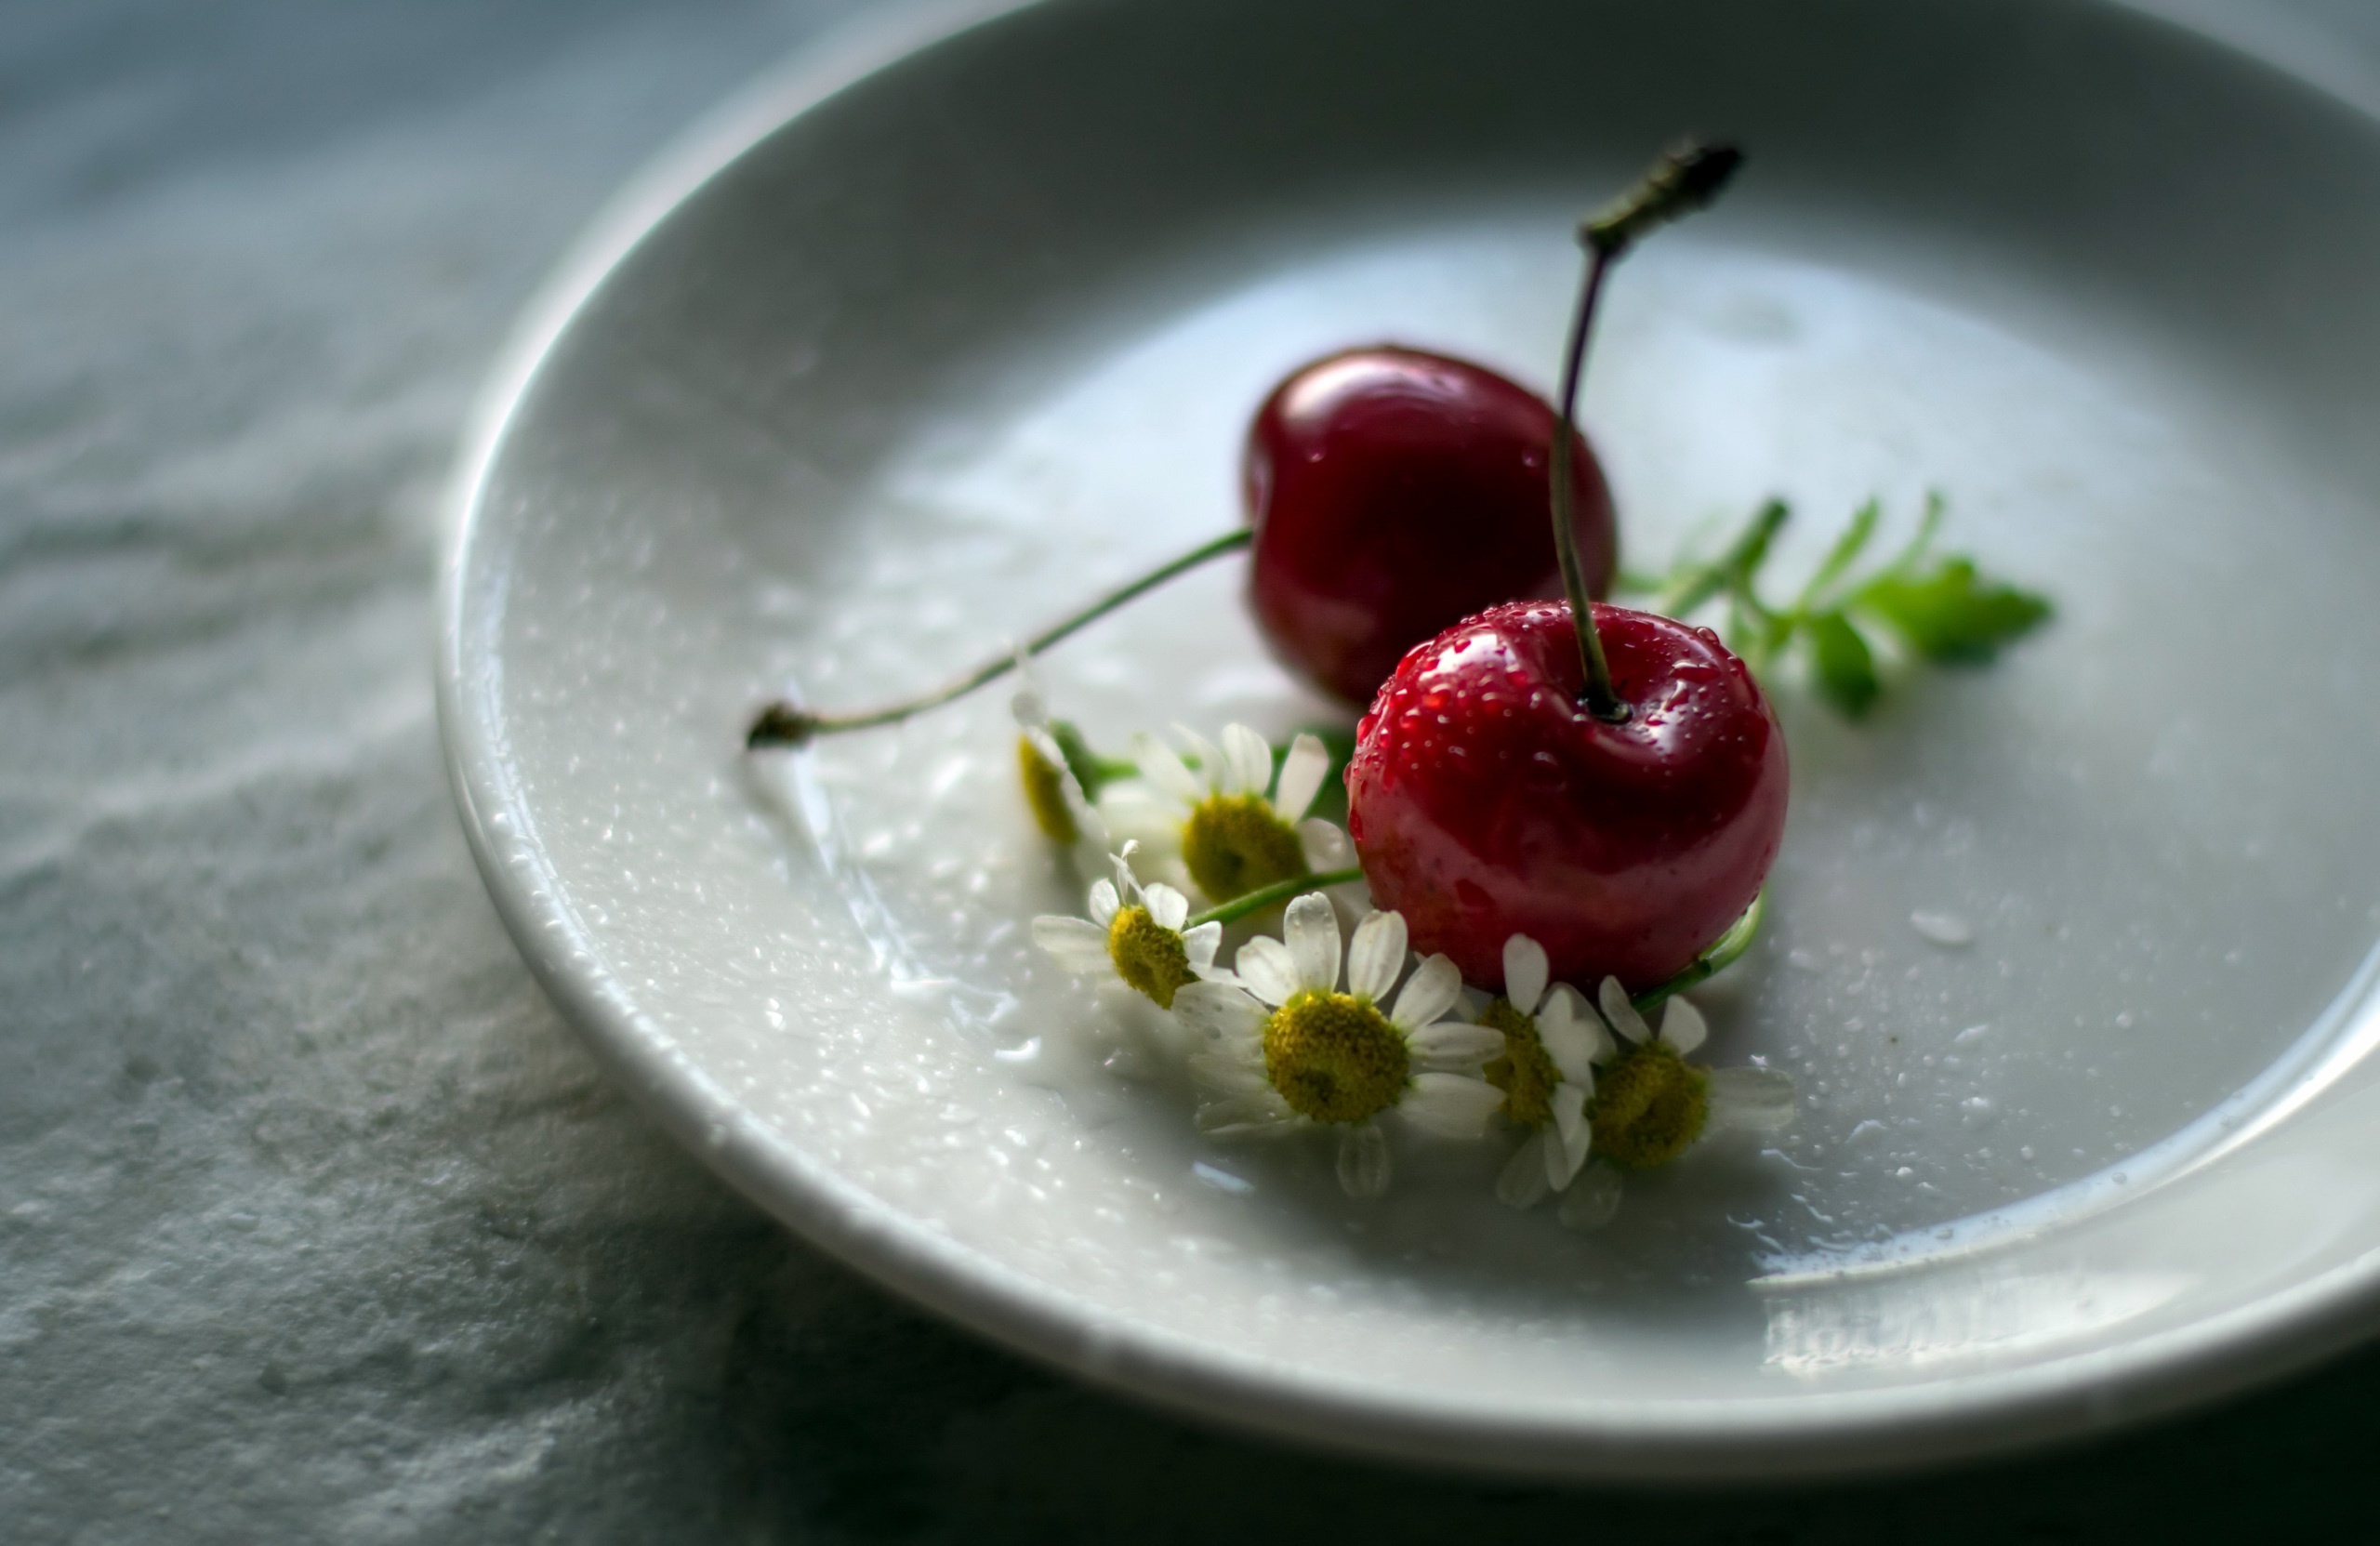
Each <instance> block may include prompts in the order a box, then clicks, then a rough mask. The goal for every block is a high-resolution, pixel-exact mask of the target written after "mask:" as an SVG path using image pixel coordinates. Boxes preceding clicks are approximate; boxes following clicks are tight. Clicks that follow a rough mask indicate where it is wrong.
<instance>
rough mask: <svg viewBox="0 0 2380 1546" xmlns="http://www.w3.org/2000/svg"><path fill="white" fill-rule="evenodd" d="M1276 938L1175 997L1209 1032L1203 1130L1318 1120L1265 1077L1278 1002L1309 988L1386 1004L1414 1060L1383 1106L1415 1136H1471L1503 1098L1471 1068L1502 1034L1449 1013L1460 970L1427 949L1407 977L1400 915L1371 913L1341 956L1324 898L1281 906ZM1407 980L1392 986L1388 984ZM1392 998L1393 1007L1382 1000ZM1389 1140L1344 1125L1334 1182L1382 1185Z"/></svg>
mask: <svg viewBox="0 0 2380 1546" xmlns="http://www.w3.org/2000/svg"><path fill="white" fill-rule="evenodd" d="M1283 923H1284V927H1283V931H1282V937H1281V938H1280V939H1277V940H1276V939H1268V938H1263V937H1260V938H1257V939H1252V940H1250V941H1249V942H1248V943H1247V944H1246V945H1242V946H1241V947H1240V950H1239V956H1238V959H1237V960H1236V962H1235V969H1236V981H1233V982H1223V981H1220V980H1210V981H1207V982H1203V983H1197V984H1192V985H1190V986H1189V987H1186V988H1184V989H1183V990H1182V992H1181V994H1180V995H1178V996H1177V997H1176V998H1175V999H1174V1004H1173V1010H1174V1013H1175V1015H1176V1016H1178V1017H1179V1018H1180V1019H1181V1020H1182V1022H1183V1024H1184V1025H1186V1026H1188V1027H1189V1028H1190V1029H1191V1030H1192V1031H1193V1032H1195V1033H1197V1034H1198V1035H1201V1036H1203V1037H1206V1039H1207V1042H1208V1047H1207V1050H1203V1051H1200V1052H1197V1053H1195V1054H1194V1055H1193V1056H1192V1057H1191V1060H1190V1069H1191V1073H1192V1075H1193V1076H1194V1077H1196V1078H1197V1080H1198V1082H1199V1083H1200V1085H1201V1086H1203V1087H1204V1088H1205V1090H1206V1091H1207V1092H1208V1097H1209V1098H1208V1099H1207V1101H1206V1103H1204V1104H1203V1105H1202V1106H1201V1107H1200V1108H1199V1112H1198V1125H1199V1127H1200V1128H1201V1129H1202V1130H1205V1131H1208V1132H1210V1133H1218V1134H1220V1133H1282V1132H1289V1131H1292V1130H1297V1129H1299V1128H1302V1127H1311V1126H1315V1125H1316V1124H1315V1123H1313V1122H1312V1121H1311V1120H1310V1119H1308V1118H1307V1117H1302V1116H1301V1115H1299V1113H1298V1112H1297V1111H1296V1110H1295V1109H1293V1108H1292V1107H1291V1105H1290V1104H1289V1102H1288V1101H1287V1100H1286V1099H1284V1098H1283V1096H1282V1094H1281V1092H1280V1091H1279V1090H1276V1089H1275V1088H1274V1085H1273V1082H1272V1078H1271V1077H1270V1076H1269V1075H1268V1073H1267V1072H1266V1066H1265V1043H1264V1034H1265V1030H1266V1028H1267V1026H1268V1025H1269V1024H1272V1022H1273V1019H1274V1016H1275V1014H1276V1012H1278V1011H1280V1010H1281V1009H1282V1008H1283V1006H1285V1005H1288V1004H1289V1002H1290V1001H1291V1000H1292V999H1294V998H1298V997H1299V996H1300V995H1302V994H1307V993H1323V994H1328V993H1336V992H1338V991H1340V984H1341V982H1342V979H1343V981H1344V982H1345V984H1346V987H1345V991H1346V992H1347V993H1349V994H1350V995H1352V996H1354V997H1355V998H1357V999H1359V1000H1362V1001H1364V1002H1366V1003H1369V1004H1373V1005H1382V1004H1389V1007H1388V1008H1387V1009H1386V1010H1385V1011H1383V1012H1384V1014H1385V1017H1386V1020H1387V1022H1388V1024H1389V1025H1390V1027H1391V1028H1392V1029H1393V1030H1394V1031H1395V1033H1396V1035H1397V1036H1399V1037H1401V1038H1402V1039H1403V1041H1404V1045H1405V1049H1406V1052H1407V1055H1408V1058H1409V1059H1410V1060H1411V1066H1412V1070H1413V1072H1412V1074H1411V1076H1410V1077H1409V1078H1408V1080H1407V1082H1406V1085H1405V1088H1404V1089H1403V1090H1400V1091H1398V1092H1397V1093H1396V1094H1395V1098H1394V1099H1393V1100H1392V1101H1391V1102H1390V1103H1389V1106H1388V1108H1387V1109H1393V1110H1395V1112H1396V1114H1397V1116H1398V1117H1402V1118H1403V1119H1404V1120H1405V1121H1406V1122H1408V1123H1409V1124H1411V1125H1412V1126H1413V1127H1415V1128H1418V1129H1420V1130H1422V1131H1423V1132H1427V1133H1431V1134H1434V1135H1435V1136H1438V1137H1443V1138H1456V1139H1476V1138H1480V1137H1482V1136H1484V1135H1485V1134H1486V1132H1487V1130H1488V1118H1489V1117H1492V1116H1493V1115H1494V1114H1495V1111H1496V1108H1497V1107H1498V1106H1499V1105H1501V1103H1503V1095H1502V1093H1501V1091H1500V1090H1497V1089H1496V1088H1495V1087H1494V1086H1492V1085H1490V1084H1488V1082H1487V1080H1485V1079H1484V1078H1482V1077H1480V1074H1479V1069H1480V1065H1481V1064H1483V1063H1485V1062H1486V1061H1487V1060H1488V1058H1490V1057H1493V1056H1494V1055H1495V1054H1496V1053H1497V1052H1498V1051H1499V1050H1501V1048H1502V1044H1503V1038H1502V1037H1501V1036H1500V1035H1498V1034H1497V1033H1496V1032H1494V1031H1491V1030H1488V1029H1487V1028H1486V1027H1484V1026H1479V1025H1473V1024H1466V1023H1465V1022H1462V1021H1460V1020H1453V1019H1448V1018H1447V1014H1448V1011H1449V1010H1451V1009H1453V1008H1454V1006H1455V1002H1456V1000H1457V999H1458V998H1460V997H1461V992H1462V977H1461V973H1460V972H1459V971H1456V970H1455V965H1454V963H1453V962H1452V961H1450V960H1448V958H1446V957H1444V956H1433V957H1431V958H1429V959H1428V960H1425V961H1423V962H1421V965H1420V966H1418V967H1416V968H1415V969H1414V971H1413V972H1412V974H1411V975H1410V976H1409V977H1406V973H1405V967H1406V962H1407V960H1408V957H1409V955H1410V952H1409V951H1408V948H1407V946H1406V931H1405V919H1404V918H1403V917H1402V916H1401V915H1399V914H1396V913H1374V914H1372V915H1371V916H1370V917H1369V918H1365V919H1364V920H1363V921H1362V922H1361V923H1359V924H1357V925H1356V927H1355V935H1354V937H1353V938H1352V939H1350V940H1349V941H1347V945H1346V950H1345V953H1344V955H1343V957H1342V953H1341V949H1340V943H1341V942H1340V930H1339V917H1338V913H1337V912H1336V910H1335V909H1333V908H1332V906H1331V905H1330V903H1329V899H1327V898H1325V897H1322V896H1318V895H1315V894H1313V893H1308V894H1306V895H1304V896H1301V897H1299V898H1298V899H1297V900H1296V901H1294V902H1292V903H1290V904H1289V912H1288V915H1287V917H1286V918H1284V920H1283ZM1400 977H1405V978H1406V980H1405V985H1404V987H1403V989H1402V990H1401V991H1397V990H1396V984H1397V979H1398V978H1400ZM1392 992H1395V1000H1394V1003H1393V1004H1390V995H1391V993H1392ZM1390 1169H1391V1162H1390V1156H1389V1146H1388V1141H1387V1138H1386V1136H1385V1134H1383V1133H1382V1131H1381V1130H1380V1129H1379V1127H1378V1125H1377V1124H1376V1123H1375V1122H1373V1121H1372V1120H1370V1119H1369V1118H1367V1119H1365V1120H1363V1121H1361V1122H1356V1123H1352V1124H1348V1125H1346V1127H1345V1129H1344V1130H1343V1132H1342V1136H1341V1140H1340V1149H1339V1180H1340V1183H1341V1184H1342V1186H1344V1187H1345V1188H1346V1190H1347V1191H1348V1193H1349V1194H1350V1195H1351V1196H1379V1195H1380V1194H1381V1193H1382V1192H1384V1191H1386V1190H1387V1187H1388V1182H1389V1175H1390Z"/></svg>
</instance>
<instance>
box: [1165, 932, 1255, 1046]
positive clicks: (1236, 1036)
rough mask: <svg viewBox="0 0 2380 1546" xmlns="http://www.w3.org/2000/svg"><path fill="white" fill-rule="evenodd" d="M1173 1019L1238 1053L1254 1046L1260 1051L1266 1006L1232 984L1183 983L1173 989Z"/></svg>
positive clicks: (1244, 952)
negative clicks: (1216, 1039)
mask: <svg viewBox="0 0 2380 1546" xmlns="http://www.w3.org/2000/svg"><path fill="white" fill-rule="evenodd" d="M1247 953H1248V952H1246V951H1245V950H1243V951H1241V952H1240V954H1241V955H1243V956H1245V955H1246V954H1247ZM1173 1017H1174V1018H1175V1019H1176V1020H1179V1021H1181V1022H1182V1023H1183V1024H1184V1025H1187V1026H1188V1027H1190V1029H1192V1030H1194V1031H1198V1032H1201V1033H1203V1034H1205V1035H1207V1036H1210V1037H1218V1038H1220V1039H1222V1040H1223V1041H1224V1042H1225V1043H1227V1044H1229V1045H1230V1046H1231V1047H1232V1048H1233V1049H1234V1050H1241V1049H1244V1048H1246V1047H1247V1046H1249V1045H1250V1044H1251V1043H1252V1044H1256V1045H1257V1046H1258V1047H1259V1049H1260V1051H1261V1049H1262V1038H1263V1035H1264V1021H1265V1013H1264V1006H1263V1005H1262V1004H1260V1003H1258V1002H1257V1001H1256V1000H1255V999H1253V998H1250V997H1249V996H1248V995H1247V993H1245V992H1244V991H1242V990H1241V989H1239V988H1237V987H1235V986H1233V985H1232V984H1229V983H1206V982H1199V983H1184V984H1182V985H1181V986H1180V987H1179V988H1177V989H1175V990H1174V994H1173Z"/></svg>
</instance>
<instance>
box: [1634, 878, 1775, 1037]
mask: <svg viewBox="0 0 2380 1546" xmlns="http://www.w3.org/2000/svg"><path fill="white" fill-rule="evenodd" d="M1767 910H1768V893H1767V892H1761V893H1760V894H1759V895H1758V896H1755V897H1753V898H1752V905H1751V906H1749V907H1746V908H1745V909H1744V916H1743V917H1741V918H1738V919H1736V921H1735V922H1733V923H1731V924H1729V925H1728V926H1727V932H1726V933H1724V934H1721V935H1720V936H1719V938H1718V939H1717V941H1715V942H1714V943H1713V944H1712V946H1711V948H1710V949H1708V950H1706V951H1704V952H1703V953H1702V955H1701V957H1700V958H1699V959H1697V960H1696V961H1695V963H1694V964H1693V965H1692V966H1689V967H1687V968H1686V970H1685V971H1681V972H1679V973H1678V974H1677V975H1676V976H1674V977H1673V978H1671V979H1670V980H1669V981H1668V982H1666V983H1662V984H1658V985H1657V986H1654V987H1648V988H1646V990H1645V991H1644V992H1642V993H1640V994H1638V995H1636V997H1635V998H1631V999H1630V1000H1629V1002H1630V1003H1632V1004H1633V1005H1635V1006H1636V1012H1637V1013H1639V1014H1649V1013H1651V1012H1652V1011H1654V1010H1656V1009H1659V1007H1660V1006H1661V1005H1663V1004H1665V1003H1668V1002H1669V1001H1670V1000H1671V999H1673V998H1676V997H1677V996H1678V995H1679V994H1681V993H1684V992H1685V991H1686V989H1688V988H1690V987H1699V986H1700V985H1701V984H1704V983H1707V982H1709V981H1710V980H1711V979H1712V978H1713V977H1716V976H1717V975H1718V974H1719V973H1720V972H1722V971H1726V969H1727V968H1729V967H1731V966H1733V965H1735V964H1736V960H1737V958H1739V957H1740V956H1742V955H1743V953H1744V952H1745V951H1747V950H1749V949H1751V948H1752V936H1753V935H1755V934H1757V933H1759V932H1760V919H1761V915H1762V914H1763V913H1765V912H1766V911H1767Z"/></svg>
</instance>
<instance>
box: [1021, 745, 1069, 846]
mask: <svg viewBox="0 0 2380 1546" xmlns="http://www.w3.org/2000/svg"><path fill="white" fill-rule="evenodd" d="M1016 774H1017V778H1018V780H1019V781H1020V782H1021V783H1023V784H1024V786H1025V804H1026V805H1027V806H1029V807H1030V808H1031V809H1032V812H1033V823H1034V825H1035V826H1038V827H1039V828H1041V834H1042V836H1044V837H1046V838H1048V839H1050V840H1051V842H1053V843H1072V842H1073V841H1075V840H1076V839H1078V838H1080V837H1081V836H1082V832H1081V830H1080V829H1079V828H1078V827H1077V826H1075V813H1074V811H1073V809H1072V808H1071V807H1070V806H1068V805H1067V804H1066V779H1065V772H1064V769H1062V768H1060V767H1059V766H1058V765H1057V764H1056V763H1055V762H1052V761H1051V760H1049V759H1048V758H1047V757H1045V756H1043V755H1042V754H1041V748H1040V747H1037V746H1035V745H1034V744H1033V737H1032V736H1030V735H1020V736H1018V737H1017V738H1016Z"/></svg>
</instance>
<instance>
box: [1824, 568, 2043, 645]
mask: <svg viewBox="0 0 2380 1546" xmlns="http://www.w3.org/2000/svg"><path fill="white" fill-rule="evenodd" d="M1850 604H1851V606H1853V607H1854V608H1856V609H1857V610H1858V611H1860V612H1863V613H1867V614H1870V615H1871V616H1874V617H1875V618H1877V619H1878V620H1880V621H1881V622H1883V623H1884V624H1885V625H1886V626H1887V627H1889V628H1891V629H1892V630H1893V631H1894V632H1895V633H1897V634H1899V635H1900V636H1901V637H1902V638H1903V639H1905V640H1907V641H1909V646H1910V648H1911V649H1912V650H1915V651H1916V652H1917V653H1918V654H1922V655H1924V657H1925V658H1926V659H1928V660H1938V661H1952V662H1959V663H1963V664H1969V665H1979V664H1982V663H1984V662H1988V661H1990V659H1992V657H1993V656H1995V655H1997V654H1999V652H2000V646H2001V645H2003V644H2004V643H2006V642H2008V641H2010V640H2012V639H2016V638H2017V637H2019V636H2021V635H2023V634H2025V633H2028V632H2030V631H2031V630H2032V629H2033V628H2038V627H2039V626H2040V625H2041V624H2042V623H2043V622H2044V621H2045V620H2047V618H2048V617H2049V614H2050V604H2049V601H2048V600H2047V599H2046V598H2043V597H2041V596H2036V595H2034V594H2033V593H2032V592H2030V591H2028V590H2020V589H2018V588H2016V587H2015V586H2013V585H2005V584H2003V583H2001V582H2000V581H1997V580H1988V579H1985V578H1983V577H1982V576H1981V575H1977V573H1976V567H1975V563H1974V561H1972V560H1970V559H1964V558H1948V559H1944V560H1942V561H1941V562H1939V563H1937V565H1935V567H1934V569H1933V570H1932V572H1930V573H1927V574H1914V573H1911V572H1907V571H1903V570H1897V569H1896V570H1888V571H1886V572H1885V573H1884V574H1882V575H1877V576H1876V577H1875V578H1874V579H1872V580H1870V581H1869V582H1868V583H1867V584H1865V585H1863V586H1861V587H1860V588H1858V590H1857V591H1854V592H1853V593H1852V597H1851V601H1850Z"/></svg>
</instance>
